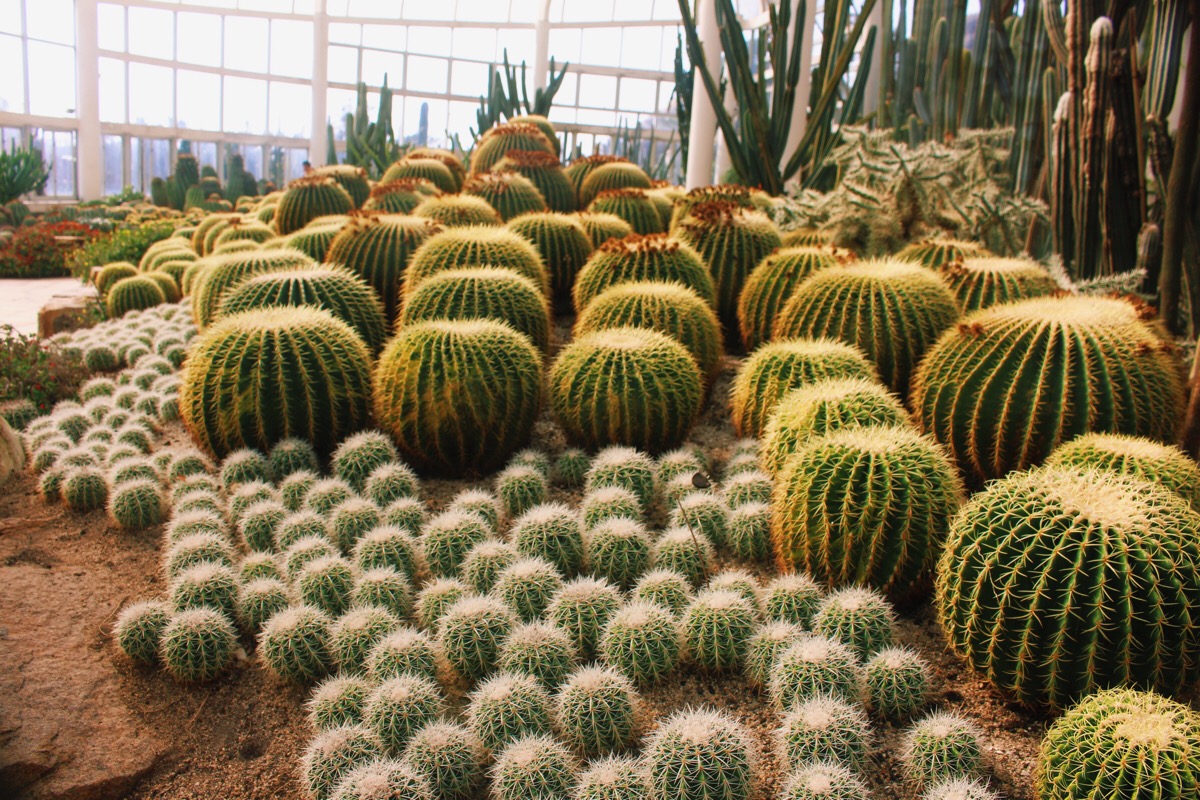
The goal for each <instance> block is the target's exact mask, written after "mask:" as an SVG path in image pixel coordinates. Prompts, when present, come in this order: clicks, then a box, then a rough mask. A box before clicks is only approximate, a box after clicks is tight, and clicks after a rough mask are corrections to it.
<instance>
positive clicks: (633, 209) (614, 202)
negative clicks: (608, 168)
mask: <svg viewBox="0 0 1200 800" xmlns="http://www.w3.org/2000/svg"><path fill="white" fill-rule="evenodd" d="M587 210H588V211H589V212H591V213H593V214H612V215H613V216H615V217H620V218H621V219H623V220H625V221H626V222H628V223H629V227H630V228H632V229H633V232H634V233H638V234H642V235H643V236H644V235H646V234H649V233H663V232H664V231H665V230H666V226H665V225H664V224H663V221H662V217H660V216H659V214H658V209H657V208H655V207H654V203H653V202H652V201H651V200H650V197H649V196H648V195H647V193H646V190H644V189H607V190H605V191H603V192H600V193H599V194H598V195H596V198H595V199H594V200H592V202H591V203H589V204H588V207H587Z"/></svg>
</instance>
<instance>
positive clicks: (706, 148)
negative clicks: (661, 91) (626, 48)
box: [687, 0, 803, 189]
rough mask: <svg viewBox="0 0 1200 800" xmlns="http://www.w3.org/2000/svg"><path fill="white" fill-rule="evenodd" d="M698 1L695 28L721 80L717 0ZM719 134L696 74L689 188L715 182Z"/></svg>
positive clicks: (714, 117)
mask: <svg viewBox="0 0 1200 800" xmlns="http://www.w3.org/2000/svg"><path fill="white" fill-rule="evenodd" d="M802 1H803V0H801V2H802ZM696 5H697V8H696V28H697V31H696V32H697V35H698V36H699V37H700V47H701V48H702V49H703V51H704V60H705V62H706V63H707V64H708V68H709V70H710V71H711V72H712V73H713V78H714V79H715V80H718V81H719V80H720V70H721V34H720V30H719V29H718V27H717V4H716V0H699V2H698V3H697V4H696ZM716 137H717V112H716V110H715V109H714V108H713V104H712V101H711V100H710V99H709V97H708V92H707V91H706V90H705V88H704V81H703V79H702V78H701V77H700V76H699V75H697V76H696V80H695V81H694V83H693V86H692V120H691V125H690V126H689V128H688V142H689V145H688V160H687V188H689V189H694V188H696V187H698V186H707V185H708V184H710V183H712V180H713V154H714V150H715V142H716Z"/></svg>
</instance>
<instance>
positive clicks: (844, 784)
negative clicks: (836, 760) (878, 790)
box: [779, 761, 871, 800]
mask: <svg viewBox="0 0 1200 800" xmlns="http://www.w3.org/2000/svg"><path fill="white" fill-rule="evenodd" d="M779 797H780V800H871V793H870V791H869V790H868V789H867V787H866V785H865V784H864V783H863V782H862V780H861V779H860V778H859V777H858V776H857V775H855V773H854V772H853V771H852V770H851V769H850V768H849V767H845V766H843V765H841V764H829V763H825V762H820V761H818V762H815V763H811V764H805V765H803V766H801V767H800V768H799V769H797V770H796V771H795V772H793V773H792V774H791V775H790V776H788V779H787V781H786V782H785V783H784V785H783V791H782V793H781V794H780V795H779Z"/></svg>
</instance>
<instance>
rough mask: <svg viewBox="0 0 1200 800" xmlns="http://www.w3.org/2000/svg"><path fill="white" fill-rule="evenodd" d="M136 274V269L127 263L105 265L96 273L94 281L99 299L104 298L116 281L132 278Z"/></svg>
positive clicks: (118, 262)
mask: <svg viewBox="0 0 1200 800" xmlns="http://www.w3.org/2000/svg"><path fill="white" fill-rule="evenodd" d="M138 274H139V273H138V268H137V267H135V266H134V265H133V264H130V263H129V262H128V261H114V262H113V263H111V264H105V265H104V266H103V267H101V268H100V269H99V270H98V271H97V272H96V276H95V279H94V282H95V284H96V291H98V292H100V296H101V297H104V296H105V295H106V294H108V290H109V289H111V288H112V287H113V285H114V284H116V282H117V281H121V280H124V279H126V278H134V277H137V275H138Z"/></svg>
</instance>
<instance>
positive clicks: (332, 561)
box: [295, 556, 355, 617]
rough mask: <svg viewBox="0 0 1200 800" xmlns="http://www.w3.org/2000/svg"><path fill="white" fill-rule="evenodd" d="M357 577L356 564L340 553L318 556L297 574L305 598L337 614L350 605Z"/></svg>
mask: <svg viewBox="0 0 1200 800" xmlns="http://www.w3.org/2000/svg"><path fill="white" fill-rule="evenodd" d="M354 577H355V575H354V568H353V567H352V566H351V564H350V562H348V561H346V560H345V559H344V558H341V557H340V556H324V557H321V558H315V559H313V560H311V561H309V562H307V563H306V564H304V566H303V567H301V568H300V570H299V572H298V573H297V574H296V576H295V584H296V591H297V594H298V595H299V597H300V600H301V602H303V603H307V604H308V605H310V606H313V607H315V608H319V609H321V610H322V611H324V612H325V613H327V614H329V615H330V616H333V617H336V616H338V615H340V614H341V613H342V612H343V611H345V610H346V609H347V608H349V607H350V592H351V590H352V589H353V588H354Z"/></svg>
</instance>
